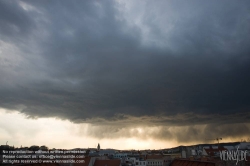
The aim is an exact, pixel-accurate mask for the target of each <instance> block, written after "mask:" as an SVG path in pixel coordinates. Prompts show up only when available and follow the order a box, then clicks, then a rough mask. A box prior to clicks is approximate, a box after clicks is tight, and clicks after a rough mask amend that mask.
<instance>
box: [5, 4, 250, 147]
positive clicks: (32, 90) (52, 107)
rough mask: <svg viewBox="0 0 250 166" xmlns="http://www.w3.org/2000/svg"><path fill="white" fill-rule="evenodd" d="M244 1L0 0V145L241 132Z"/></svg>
mask: <svg viewBox="0 0 250 166" xmlns="http://www.w3.org/2000/svg"><path fill="white" fill-rule="evenodd" d="M249 9H250V1H247V0H246V1H235V0H228V1H215V0H210V1H200V0H190V1H183V0H182V1H181V0H173V1H170V0H169V1H162V0H158V1H149V0H145V1H133V0H103V1H97V0H96V1H90V0H86V1H78V0H74V1H68V0H60V1H56V0H54V1H47V0H43V1H41V0H32V1H31V0H19V1H9V0H0V85H1V86H0V118H1V120H0V145H2V144H5V143H6V142H7V141H8V143H9V144H10V145H14V146H16V147H20V146H31V145H46V146H48V147H50V148H77V147H79V148H88V147H96V146H97V144H98V143H100V144H101V145H102V148H115V149H161V148H170V147H175V146H179V145H192V144H198V143H216V141H211V139H215V138H218V137H221V138H223V140H222V142H232V141H240V140H242V139H245V140H246V139H249V138H250V135H249V133H250V112H249V109H250V101H249V99H250V87H249V85H250V74H249V73H250V48H249V45H250V10H249Z"/></svg>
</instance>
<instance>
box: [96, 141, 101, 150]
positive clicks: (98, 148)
mask: <svg viewBox="0 0 250 166" xmlns="http://www.w3.org/2000/svg"><path fill="white" fill-rule="evenodd" d="M100 148H101V147H100V144H99V143H98V145H97V151H100Z"/></svg>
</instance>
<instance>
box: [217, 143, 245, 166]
mask: <svg viewBox="0 0 250 166" xmlns="http://www.w3.org/2000/svg"><path fill="white" fill-rule="evenodd" d="M247 153H248V151H247V150H239V146H238V148H237V150H222V151H220V159H221V160H223V161H236V165H237V164H238V162H239V161H247Z"/></svg>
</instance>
